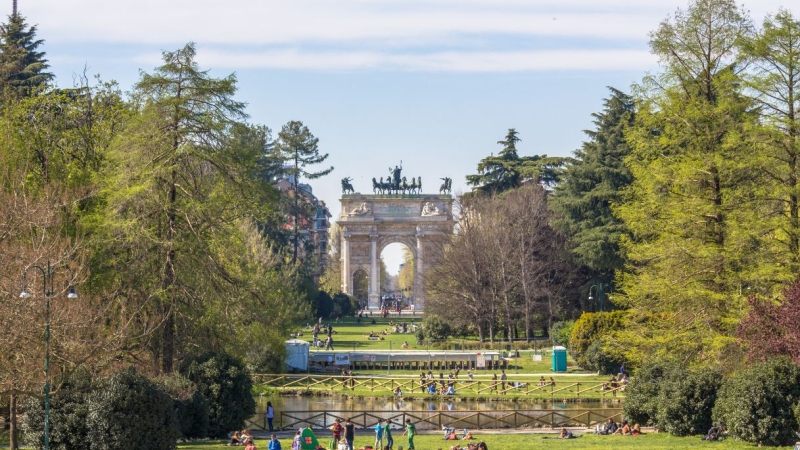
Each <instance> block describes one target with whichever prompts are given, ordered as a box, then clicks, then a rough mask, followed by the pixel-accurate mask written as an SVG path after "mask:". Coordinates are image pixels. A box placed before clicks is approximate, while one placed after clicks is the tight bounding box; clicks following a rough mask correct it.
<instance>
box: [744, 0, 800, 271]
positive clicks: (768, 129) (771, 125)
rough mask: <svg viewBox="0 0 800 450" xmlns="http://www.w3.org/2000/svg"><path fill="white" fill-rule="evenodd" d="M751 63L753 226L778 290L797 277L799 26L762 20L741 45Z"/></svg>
mask: <svg viewBox="0 0 800 450" xmlns="http://www.w3.org/2000/svg"><path fill="white" fill-rule="evenodd" d="M740 42H741V44H740V49H741V52H742V54H743V56H744V57H745V58H747V60H748V61H749V62H750V68H751V69H750V70H748V71H747V72H746V73H745V78H744V81H745V86H746V87H747V88H748V91H749V93H750V94H751V96H752V97H753V98H754V99H755V101H756V103H757V106H758V108H757V111H758V112H760V114H761V117H760V118H761V120H760V121H759V124H758V126H756V127H755V129H754V130H753V136H752V139H753V141H754V143H755V145H756V146H757V149H758V151H757V153H756V154H757V155H758V157H759V158H758V160H757V161H756V164H757V167H758V168H759V170H761V171H763V173H764V174H765V175H766V176H765V177H763V179H762V180H760V183H761V185H762V186H763V190H762V191H761V193H760V199H759V200H760V203H761V205H762V209H763V211H762V213H761V215H760V217H759V220H758V221H754V223H753V226H754V227H756V228H757V229H758V230H759V233H760V234H761V235H763V236H766V237H767V238H766V239H763V240H762V242H761V244H762V245H764V246H767V247H768V248H769V252H768V253H767V252H765V257H764V258H762V259H761V260H760V261H759V266H760V267H761V269H760V270H761V272H762V276H763V277H764V278H765V279H768V280H769V282H770V283H771V284H773V285H774V286H776V287H780V286H781V285H782V284H784V285H785V284H788V283H790V282H793V281H794V278H795V277H796V275H797V273H798V272H800V182H799V180H800V20H798V19H797V18H795V17H794V16H792V13H791V12H789V11H787V10H780V11H779V12H778V13H777V14H775V15H769V16H767V17H766V18H765V19H764V24H763V27H762V28H761V29H760V30H759V31H758V32H757V33H755V34H754V35H752V36H748V37H747V38H746V39H742V40H741V41H740Z"/></svg>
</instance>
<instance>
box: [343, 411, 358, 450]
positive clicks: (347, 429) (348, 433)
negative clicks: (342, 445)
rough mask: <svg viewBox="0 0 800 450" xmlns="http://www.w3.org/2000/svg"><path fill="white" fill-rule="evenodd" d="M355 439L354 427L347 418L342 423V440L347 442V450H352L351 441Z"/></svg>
mask: <svg viewBox="0 0 800 450" xmlns="http://www.w3.org/2000/svg"><path fill="white" fill-rule="evenodd" d="M355 438H356V426H355V425H353V422H351V421H350V418H347V420H345V422H344V440H345V441H346V442H347V450H353V440H355Z"/></svg>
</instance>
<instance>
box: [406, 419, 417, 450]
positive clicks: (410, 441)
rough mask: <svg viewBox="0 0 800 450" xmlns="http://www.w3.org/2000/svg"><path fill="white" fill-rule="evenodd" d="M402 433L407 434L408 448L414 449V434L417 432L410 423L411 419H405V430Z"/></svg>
mask: <svg viewBox="0 0 800 450" xmlns="http://www.w3.org/2000/svg"><path fill="white" fill-rule="evenodd" d="M403 434H408V450H415V448H414V435H415V434H417V427H415V426H414V424H413V423H411V419H406V431H404V432H403Z"/></svg>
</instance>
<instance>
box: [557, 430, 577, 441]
mask: <svg viewBox="0 0 800 450" xmlns="http://www.w3.org/2000/svg"><path fill="white" fill-rule="evenodd" d="M573 437H574V436H572V432H571V431H569V430H567V429H566V428H562V429H561V434H559V435H558V438H559V439H572V438H573Z"/></svg>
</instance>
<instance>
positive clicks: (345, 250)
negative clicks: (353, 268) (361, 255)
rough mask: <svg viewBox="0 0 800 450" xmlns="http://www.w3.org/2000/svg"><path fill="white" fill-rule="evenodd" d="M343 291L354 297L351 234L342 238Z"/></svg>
mask: <svg viewBox="0 0 800 450" xmlns="http://www.w3.org/2000/svg"><path fill="white" fill-rule="evenodd" d="M341 268H342V291H343V292H344V293H346V294H348V295H353V277H352V275H351V273H350V233H344V236H342V264H341Z"/></svg>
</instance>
